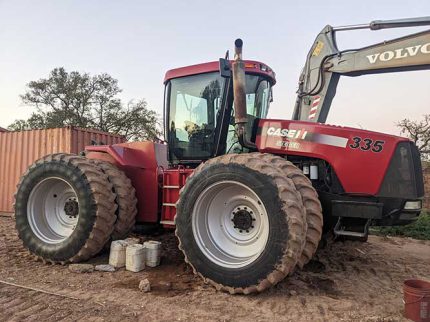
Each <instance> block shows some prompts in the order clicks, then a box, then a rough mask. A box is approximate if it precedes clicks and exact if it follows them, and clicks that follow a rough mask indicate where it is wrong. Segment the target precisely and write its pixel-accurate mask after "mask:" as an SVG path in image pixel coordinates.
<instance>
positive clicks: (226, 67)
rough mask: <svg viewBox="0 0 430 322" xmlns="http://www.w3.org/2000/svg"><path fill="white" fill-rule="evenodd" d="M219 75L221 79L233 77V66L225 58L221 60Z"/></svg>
mask: <svg viewBox="0 0 430 322" xmlns="http://www.w3.org/2000/svg"><path fill="white" fill-rule="evenodd" d="M219 73H220V75H221V77H224V78H229V77H231V66H230V61H229V60H228V59H225V58H220V59H219Z"/></svg>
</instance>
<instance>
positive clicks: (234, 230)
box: [192, 181, 269, 268]
mask: <svg viewBox="0 0 430 322" xmlns="http://www.w3.org/2000/svg"><path fill="white" fill-rule="evenodd" d="M250 218H251V219H250ZM250 221H251V224H249V223H250ZM245 228H247V229H245ZM192 229H193V234H194V238H195V240H196V242H197V245H198V247H199V249H200V250H201V251H202V252H203V253H204V255H205V256H206V257H207V258H208V259H209V260H211V261H212V262H213V263H215V264H217V265H219V266H222V267H227V268H240V267H244V266H246V265H249V264H251V263H252V262H254V261H255V260H257V258H258V257H259V256H260V255H261V253H262V252H263V251H264V249H265V247H266V244H267V240H268V237H269V219H268V216H267V211H266V209H265V207H264V205H263V203H262V202H261V200H260V199H259V198H258V196H257V194H256V193H255V192H254V191H253V190H252V189H250V188H249V187H247V186H246V185H244V184H242V183H240V182H237V181H220V182H217V183H214V184H212V185H210V186H209V187H207V188H206V189H205V190H204V191H203V192H202V193H201V194H200V196H199V197H198V198H197V201H196V203H195V205H194V208H193V212H192Z"/></svg>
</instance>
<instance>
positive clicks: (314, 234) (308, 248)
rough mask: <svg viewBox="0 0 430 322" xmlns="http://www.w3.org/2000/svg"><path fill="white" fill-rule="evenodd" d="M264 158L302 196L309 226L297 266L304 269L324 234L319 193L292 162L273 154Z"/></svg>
mask: <svg viewBox="0 0 430 322" xmlns="http://www.w3.org/2000/svg"><path fill="white" fill-rule="evenodd" d="M263 157H264V160H266V161H267V162H269V163H270V164H272V165H274V166H276V167H277V168H278V169H280V170H282V172H283V173H284V174H285V176H287V177H288V178H290V179H291V180H292V181H293V182H294V185H295V187H296V189H297V191H298V192H299V193H300V195H301V196H302V201H303V205H304V207H305V209H306V222H307V224H308V225H307V231H306V239H305V245H304V248H303V252H302V254H301V256H300V258H299V260H298V262H297V266H299V267H300V268H303V266H304V265H306V264H307V263H309V261H310V260H311V259H312V257H313V256H314V255H315V253H316V251H317V249H318V245H319V243H320V240H321V236H322V233H323V213H322V207H321V203H320V201H319V198H318V193H317V192H316V190H315V189H314V187H313V186H312V182H311V181H310V180H309V179H308V177H306V176H305V175H304V174H303V172H302V171H301V170H300V169H299V168H297V167H296V166H295V165H294V164H293V163H291V162H290V161H287V160H285V159H284V158H281V157H279V156H275V155H272V154H263Z"/></svg>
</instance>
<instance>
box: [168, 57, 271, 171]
mask: <svg viewBox="0 0 430 322" xmlns="http://www.w3.org/2000/svg"><path fill="white" fill-rule="evenodd" d="M221 65H222V64H221ZM244 65H245V72H246V74H245V83H246V86H245V94H246V113H247V117H248V120H249V122H248V124H247V127H248V131H247V133H248V136H249V138H248V139H249V140H253V139H254V137H255V135H256V124H257V122H256V120H258V119H260V118H265V117H266V116H267V112H268V109H269V104H270V102H271V100H272V90H271V88H272V86H273V85H274V84H275V82H276V81H275V73H274V72H273V71H272V70H271V69H270V68H269V67H268V66H267V65H265V64H262V63H260V62H256V61H244ZM223 69H224V68H223V67H221V71H222V70H223ZM164 83H165V101H164V125H165V126H164V128H165V138H166V140H167V142H168V143H169V161H170V162H171V163H172V164H189V165H190V164H191V165H192V164H199V163H201V162H202V161H204V160H207V159H210V158H212V157H215V156H218V155H222V154H225V153H231V152H239V151H241V150H242V149H243V147H242V146H241V145H240V144H239V141H238V138H237V135H236V131H235V122H234V102H233V80H232V77H231V76H230V74H229V73H223V72H220V63H219V62H210V63H204V64H199V65H193V66H188V67H183V68H177V69H173V70H170V71H168V72H167V73H166V77H165V80H164Z"/></svg>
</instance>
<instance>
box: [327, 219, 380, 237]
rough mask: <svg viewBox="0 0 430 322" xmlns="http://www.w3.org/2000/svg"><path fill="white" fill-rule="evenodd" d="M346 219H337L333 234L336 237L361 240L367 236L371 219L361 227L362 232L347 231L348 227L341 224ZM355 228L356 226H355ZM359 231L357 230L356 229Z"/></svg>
mask: <svg viewBox="0 0 430 322" xmlns="http://www.w3.org/2000/svg"><path fill="white" fill-rule="evenodd" d="M346 218H347V217H339V219H338V221H337V223H336V226H335V227H334V234H335V235H336V236H349V237H358V238H363V237H366V236H367V235H369V226H370V223H371V221H372V220H371V219H367V221H366V223H365V224H364V225H363V226H362V227H361V226H358V227H361V228H362V231H356V230H349V229H348V227H347V226H346V225H345V223H343V221H342V219H344V220H345V219H346ZM355 227H357V226H355ZM357 230H359V229H357Z"/></svg>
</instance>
